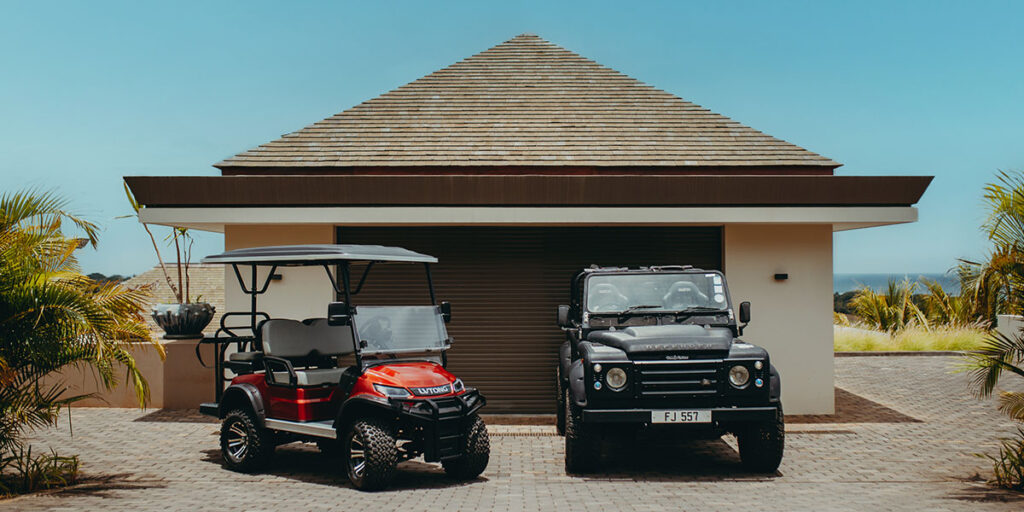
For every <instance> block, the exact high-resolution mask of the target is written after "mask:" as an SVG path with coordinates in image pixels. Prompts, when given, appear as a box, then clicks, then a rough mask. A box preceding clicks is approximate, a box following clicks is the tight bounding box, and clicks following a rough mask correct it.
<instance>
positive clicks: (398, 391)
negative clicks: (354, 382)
mask: <svg viewBox="0 0 1024 512" xmlns="http://www.w3.org/2000/svg"><path fill="white" fill-rule="evenodd" d="M373 389H376V390H377V392H378V393H380V394H382V395H384V396H386V397H388V398H409V397H410V396H412V395H411V394H409V390H407V389H405V388H396V387H394V386H385V385H383V384H374V385H373Z"/></svg>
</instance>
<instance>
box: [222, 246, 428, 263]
mask: <svg viewBox="0 0 1024 512" xmlns="http://www.w3.org/2000/svg"><path fill="white" fill-rule="evenodd" d="M340 261H376V262H389V261H394V262H408V263H437V258H435V257H433V256H430V255H427V254H420V253H418V252H413V251H410V250H408V249H403V248H401V247H387V246H383V245H353V244H309V245H273V246H267V247H250V248H247V249H235V250H233V251H227V252H224V253H221V254H214V255H211V256H207V257H205V258H203V260H202V262H203V263H223V264H245V265H252V264H256V265H278V266H298V265H322V264H325V263H331V262H340Z"/></svg>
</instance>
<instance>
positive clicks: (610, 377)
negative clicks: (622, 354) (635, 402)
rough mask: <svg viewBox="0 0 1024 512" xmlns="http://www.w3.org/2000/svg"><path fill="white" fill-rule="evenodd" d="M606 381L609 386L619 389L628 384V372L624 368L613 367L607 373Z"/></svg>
mask: <svg viewBox="0 0 1024 512" xmlns="http://www.w3.org/2000/svg"><path fill="white" fill-rule="evenodd" d="M604 381H605V382H607V383H608V387H610V388H612V389H614V390H616V391H618V390H620V389H622V388H623V386H625V385H626V372H625V371H624V370H623V369H622V368H612V369H611V370H608V373H606V374H605V376H604Z"/></svg>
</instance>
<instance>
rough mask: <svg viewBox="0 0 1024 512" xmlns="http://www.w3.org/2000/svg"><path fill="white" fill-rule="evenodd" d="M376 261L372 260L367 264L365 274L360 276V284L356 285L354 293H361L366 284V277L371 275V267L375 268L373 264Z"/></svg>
mask: <svg viewBox="0 0 1024 512" xmlns="http://www.w3.org/2000/svg"><path fill="white" fill-rule="evenodd" d="M374 263H377V262H376V261H371V262H370V263H368V264H367V265H366V269H365V270H363V276H362V277H360V278H359V284H357V285H356V289H355V290H353V291H352V295H359V292H360V290H362V289H363V285H364V284H366V277H367V276H369V275H370V269H371V268H373V264H374Z"/></svg>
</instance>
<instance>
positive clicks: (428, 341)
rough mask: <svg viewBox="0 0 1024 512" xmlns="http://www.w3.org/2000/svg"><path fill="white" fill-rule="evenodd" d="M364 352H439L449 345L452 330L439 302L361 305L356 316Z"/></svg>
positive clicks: (353, 317)
mask: <svg viewBox="0 0 1024 512" xmlns="http://www.w3.org/2000/svg"><path fill="white" fill-rule="evenodd" d="M352 321H353V322H354V323H355V327H356V332H357V333H358V334H359V340H360V341H361V342H362V341H365V342H366V347H365V348H363V349H362V350H361V353H363V354H367V355H370V354H399V353H405V352H431V351H433V352H436V351H439V350H442V349H445V348H447V344H448V331H447V330H446V329H445V327H444V319H443V318H442V317H441V314H440V312H438V310H437V307H435V306H357V307H356V312H355V314H354V315H353V316H352Z"/></svg>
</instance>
